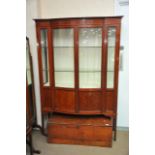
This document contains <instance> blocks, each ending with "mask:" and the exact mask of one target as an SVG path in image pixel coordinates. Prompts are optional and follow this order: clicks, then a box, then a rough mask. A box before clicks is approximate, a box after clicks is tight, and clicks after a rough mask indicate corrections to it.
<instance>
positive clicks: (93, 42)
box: [79, 28, 102, 88]
mask: <svg viewBox="0 0 155 155" xmlns="http://www.w3.org/2000/svg"><path fill="white" fill-rule="evenodd" d="M101 51H102V29H101V28H81V29H80V32H79V82H80V86H79V87H80V88H101Z"/></svg>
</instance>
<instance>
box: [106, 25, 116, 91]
mask: <svg viewBox="0 0 155 155" xmlns="http://www.w3.org/2000/svg"><path fill="white" fill-rule="evenodd" d="M115 44H116V29H115V27H109V29H108V49H107V55H108V56H107V59H108V61H107V88H114V63H115V61H114V60H115V46H116V45H115Z"/></svg>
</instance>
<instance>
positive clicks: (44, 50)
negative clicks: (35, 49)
mask: <svg viewBox="0 0 155 155" xmlns="http://www.w3.org/2000/svg"><path fill="white" fill-rule="evenodd" d="M47 40H48V31H47V29H42V30H41V57H42V77H43V86H50V78H49V54H48V41H47Z"/></svg>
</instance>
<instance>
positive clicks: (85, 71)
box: [55, 70, 114, 73]
mask: <svg viewBox="0 0 155 155" xmlns="http://www.w3.org/2000/svg"><path fill="white" fill-rule="evenodd" d="M55 72H74V71H73V70H56V71H55ZM80 72H84V73H87V72H88V73H89V72H102V71H100V70H79V73H80ZM107 72H114V71H112V70H109V71H107Z"/></svg>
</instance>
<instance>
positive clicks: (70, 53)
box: [54, 29, 74, 88]
mask: <svg viewBox="0 0 155 155" xmlns="http://www.w3.org/2000/svg"><path fill="white" fill-rule="evenodd" d="M73 34H74V33H73V29H55V30H54V71H55V86H56V87H69V88H74V35H73Z"/></svg>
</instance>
